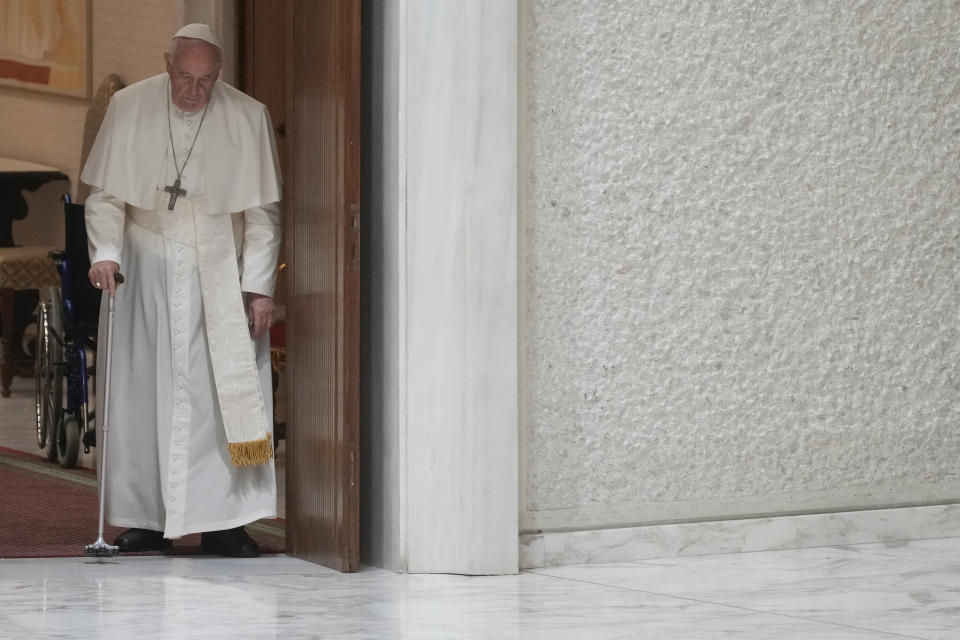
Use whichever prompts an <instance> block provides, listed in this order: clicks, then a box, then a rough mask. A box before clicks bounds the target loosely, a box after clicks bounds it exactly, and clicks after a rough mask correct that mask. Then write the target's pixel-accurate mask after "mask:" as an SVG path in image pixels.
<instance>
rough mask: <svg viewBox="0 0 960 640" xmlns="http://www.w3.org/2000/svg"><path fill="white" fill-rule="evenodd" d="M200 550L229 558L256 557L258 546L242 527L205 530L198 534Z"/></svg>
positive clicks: (258, 550) (258, 552)
mask: <svg viewBox="0 0 960 640" xmlns="http://www.w3.org/2000/svg"><path fill="white" fill-rule="evenodd" d="M200 550H201V551H203V552H204V553H214V554H216V555H218V556H227V557H229V558H257V557H259V556H260V546H259V545H258V544H257V541H256V540H254V539H253V538H251V537H250V534H248V533H247V532H246V530H245V529H244V528H243V527H237V528H236V529H227V530H225V531H207V532H206V533H203V534H201V535H200Z"/></svg>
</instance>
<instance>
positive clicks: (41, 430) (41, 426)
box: [34, 287, 63, 462]
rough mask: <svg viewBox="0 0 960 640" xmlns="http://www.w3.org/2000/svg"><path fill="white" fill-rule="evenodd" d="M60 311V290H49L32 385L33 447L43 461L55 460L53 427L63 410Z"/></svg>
mask: <svg viewBox="0 0 960 640" xmlns="http://www.w3.org/2000/svg"><path fill="white" fill-rule="evenodd" d="M62 336H63V307H62V306H61V301H60V290H59V289H57V288H54V287H51V288H50V290H49V293H48V295H47V296H46V298H45V299H44V300H43V301H42V302H41V303H40V312H39V314H38V317H37V346H36V349H35V352H36V355H35V357H36V360H35V362H34V376H35V381H36V413H37V445H38V446H39V447H40V448H41V449H46V450H47V459H48V460H50V461H51V462H53V461H56V459H57V446H56V443H55V441H56V438H57V425H58V424H59V422H60V414H61V412H62V407H63V344H62V343H61V340H62Z"/></svg>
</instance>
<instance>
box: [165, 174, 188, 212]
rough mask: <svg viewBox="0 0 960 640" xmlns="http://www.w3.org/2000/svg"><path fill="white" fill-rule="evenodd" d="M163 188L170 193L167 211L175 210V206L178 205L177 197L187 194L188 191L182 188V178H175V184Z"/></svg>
mask: <svg viewBox="0 0 960 640" xmlns="http://www.w3.org/2000/svg"><path fill="white" fill-rule="evenodd" d="M163 190H164V191H166V192H167V193H169V194H170V202H169V203H168V204H167V211H173V208H174V207H175V206H177V198H179V197H180V196H185V195H187V192H186V191H184V190H183V189H181V188H180V178H177V179H176V180H174V181H173V184H172V185H170V186H169V187H164V188H163Z"/></svg>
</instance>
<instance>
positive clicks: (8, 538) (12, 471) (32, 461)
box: [0, 447, 284, 558]
mask: <svg viewBox="0 0 960 640" xmlns="http://www.w3.org/2000/svg"><path fill="white" fill-rule="evenodd" d="M0 495H2V496H3V497H2V499H0V558H66V557H72V556H82V555H83V548H84V546H85V545H88V544H90V543H92V542H94V541H95V540H96V539H97V517H98V511H97V478H96V474H95V473H94V472H93V471H92V470H89V469H64V468H62V467H60V466H59V465H58V464H55V463H51V462H47V461H46V460H45V459H44V458H42V457H40V456H34V455H30V454H27V453H22V452H19V451H14V450H12V449H7V448H5V447H0ZM121 531H122V529H119V528H117V527H110V526H108V527H106V528H105V530H104V536H103V537H104V539H106V540H107V542H109V543H111V544H112V543H113V539H114V538H115V537H116V536H117V534H119V533H120V532H121ZM247 532H248V533H250V535H251V536H253V538H254V539H255V540H256V541H257V542H258V543H260V550H261V552H263V553H283V552H284V522H283V520H259V521H257V522H254V523H252V524H249V525H247ZM201 553H202V552H201V551H200V534H193V535H189V536H184V537H183V538H180V539H179V540H174V542H173V549H172V550H170V551H167V552H163V553H161V552H153V553H140V554H135V555H199V554H201Z"/></svg>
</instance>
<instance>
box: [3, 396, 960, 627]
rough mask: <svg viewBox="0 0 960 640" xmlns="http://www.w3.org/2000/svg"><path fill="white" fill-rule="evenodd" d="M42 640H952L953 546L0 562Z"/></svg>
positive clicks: (15, 606) (15, 432) (12, 623)
mask: <svg viewBox="0 0 960 640" xmlns="http://www.w3.org/2000/svg"><path fill="white" fill-rule="evenodd" d="M32 393H33V391H32V382H31V381H28V380H25V379H17V380H16V381H15V384H14V393H13V395H12V396H11V397H10V398H2V399H0V445H2V446H6V447H12V448H16V449H21V450H25V451H29V452H37V451H38V450H37V449H36V445H35V444H34V443H33V440H32V431H31V430H30V419H31V412H32V411H33V408H32V402H33V399H32ZM0 517H2V502H0ZM43 638H51V639H69V638H78V639H80V638H82V639H84V640H95V639H123V640H127V639H129V638H143V639H146V638H150V639H170V640H174V639H176V640H180V639H189V638H224V639H226V638H256V639H257V640H269V639H273V638H283V639H290V640H294V639H297V638H337V639H341V638H342V639H344V640H352V639H371V640H372V639H375V638H377V639H379V638H386V639H424V640H428V639H429V640H460V639H471V640H486V639H490V640H513V639H543V640H568V639H569V640H593V639H597V640H606V639H618V640H619V639H624V640H626V639H642V638H651V639H658V640H659V639H671V640H672V639H690V640H695V639H701V638H703V639H713V638H735V639H751V638H758V639H759V638H763V639H772V640H791V639H794V638H797V639H799V638H803V639H810V638H814V639H818V640H831V639H836V640H860V639H867V638H877V639H882V638H923V639H934V638H937V639H954V638H955V639H958V640H960V538H939V539H931V540H917V541H913V542H909V543H896V544H862V545H848V546H835V547H819V548H808V549H794V550H787V551H763V552H755V553H740V554H724V555H709V556H694V557H684V558H669V559H661V560H645V561H642V562H633V563H620V564H607V565H592V566H587V565H581V566H571V567H558V568H549V569H538V570H535V571H529V572H525V573H522V574H520V575H517V576H502V577H469V578H468V577H461V576H443V575H434V576H424V575H420V576H406V575H399V574H395V573H392V572H389V571H383V570H379V569H370V568H367V569H364V570H363V571H360V572H359V573H356V574H350V575H346V574H339V573H336V572H334V571H330V570H327V569H324V568H322V567H319V566H316V565H313V564H310V563H307V562H304V561H301V560H297V559H294V558H289V557H286V556H266V557H262V558H259V559H256V560H230V559H223V558H214V557H119V558H113V559H109V560H93V559H87V558H68V559H36V560H0V639H3V640H27V639H30V640H34V639H43Z"/></svg>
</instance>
